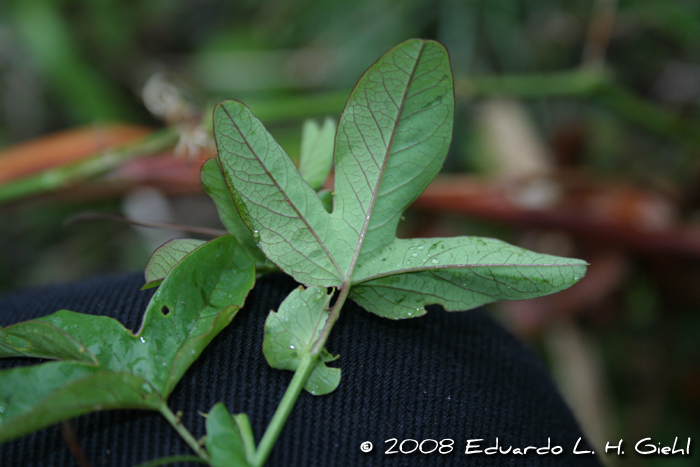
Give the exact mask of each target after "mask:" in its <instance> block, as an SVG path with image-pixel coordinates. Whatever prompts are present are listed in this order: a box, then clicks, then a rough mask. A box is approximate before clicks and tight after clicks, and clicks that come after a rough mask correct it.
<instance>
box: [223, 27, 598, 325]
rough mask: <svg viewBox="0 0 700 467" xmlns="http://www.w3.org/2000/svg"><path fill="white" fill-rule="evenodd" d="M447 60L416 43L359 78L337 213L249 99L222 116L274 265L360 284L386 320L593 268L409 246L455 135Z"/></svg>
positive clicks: (357, 295) (479, 246)
mask: <svg viewBox="0 0 700 467" xmlns="http://www.w3.org/2000/svg"><path fill="white" fill-rule="evenodd" d="M453 115H454V92H453V82H452V73H451V70H450V65H449V58H448V56H447V52H446V51H445V49H444V47H442V46H441V45H440V44H438V43H437V42H433V41H423V40H417V39H414V40H409V41H406V42H404V43H402V44H399V45H398V46H396V47H394V48H393V49H392V50H390V51H389V52H387V54H385V55H384V56H383V57H382V58H380V59H379V61H377V63H375V64H374V65H373V66H372V67H371V68H370V69H369V70H368V71H367V72H366V73H365V74H364V75H363V76H362V78H361V79H360V81H359V82H358V84H357V86H356V87H355V89H354V90H353V92H352V94H351V95H350V98H349V99H348V102H347V105H346V107H345V110H344V111H343V114H342V116H341V118H340V122H339V124H338V130H337V133H336V138H335V149H334V160H335V186H334V194H335V196H334V199H333V203H334V205H333V210H332V212H330V213H329V212H328V211H327V210H326V209H324V207H323V205H322V203H321V202H320V200H319V197H318V196H317V194H316V193H315V191H314V190H313V188H312V187H311V186H309V184H307V183H306V182H305V181H304V180H303V178H302V176H301V175H300V174H299V172H298V171H297V170H296V168H295V167H294V164H293V163H292V162H291V160H290V159H289V157H288V156H287V155H286V154H285V153H284V150H283V149H282V148H281V147H280V146H279V145H278V144H277V142H276V141H275V140H274V139H273V138H272V136H271V135H270V134H269V133H268V132H267V130H266V129H265V128H264V126H263V125H262V123H260V121H259V120H258V119H257V118H255V116H253V114H252V113H251V112H250V110H249V109H248V108H247V107H246V106H245V105H243V104H241V103H240V102H236V101H225V102H223V103H222V104H219V105H218V106H217V108H216V110H215V112H214V125H215V136H216V141H217V146H218V149H219V156H218V157H219V161H220V165H221V168H222V171H223V174H224V178H225V180H226V183H227V185H228V187H229V189H230V190H231V194H232V197H233V199H234V202H235V203H236V205H237V207H238V210H239V212H240V213H241V217H242V218H243V221H244V222H245V223H246V224H247V225H248V227H249V228H250V229H251V230H252V231H253V232H254V237H255V239H256V241H257V243H258V245H259V246H260V248H261V249H262V250H263V251H264V252H265V254H266V255H267V257H268V258H270V259H271V260H272V261H274V262H275V263H276V264H277V265H278V266H279V267H280V268H281V269H282V270H284V271H285V272H287V273H289V274H290V275H292V276H293V277H294V278H295V279H296V280H297V281H299V282H301V283H302V284H305V285H306V286H308V287H312V286H320V287H341V286H344V287H351V292H350V298H352V299H353V300H355V301H356V302H358V303H359V304H360V305H361V306H363V307H364V308H365V309H367V310H368V311H371V312H373V313H376V314H378V315H380V316H385V317H388V318H394V319H401V318H411V317H415V316H420V315H422V314H424V313H425V308H424V307H425V306H426V305H429V304H440V305H442V306H443V307H444V308H445V309H447V310H451V311H454V310H465V309H471V308H474V307H476V306H479V305H483V304H485V303H490V302H493V301H496V300H522V299H526V298H535V297H539V296H543V295H547V294H551V293H554V292H558V291H560V290H563V289H565V288H567V287H569V286H571V285H572V284H574V283H575V282H576V281H578V280H580V279H581V278H582V277H583V275H584V274H585V270H586V263H585V262H583V261H581V260H576V259H567V258H559V257H554V256H549V255H542V254H538V253H534V252H530V251H527V250H524V249H522V248H518V247H515V246H512V245H508V244H506V243H504V242H500V241H498V240H493V239H481V238H476V237H457V238H435V239H414V240H400V239H397V238H396V228H397V225H398V222H399V220H400V218H401V215H402V214H403V212H404V211H405V209H406V208H407V207H408V206H409V205H410V204H411V203H412V202H413V201H414V200H415V199H416V198H417V197H418V195H420V193H421V192H422V191H423V190H424V189H425V188H426V187H427V185H428V184H429V183H430V181H431V180H432V179H433V178H434V177H435V175H436V174H437V172H438V171H439V170H440V168H441V166H442V164H443V162H444V160H445V157H446V155H447V151H448V149H449V144H450V140H451V135H452V121H453Z"/></svg>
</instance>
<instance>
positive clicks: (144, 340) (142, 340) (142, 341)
mask: <svg viewBox="0 0 700 467" xmlns="http://www.w3.org/2000/svg"><path fill="white" fill-rule="evenodd" d="M141 343H142V344H145V343H146V339H144V338H143V336H141Z"/></svg>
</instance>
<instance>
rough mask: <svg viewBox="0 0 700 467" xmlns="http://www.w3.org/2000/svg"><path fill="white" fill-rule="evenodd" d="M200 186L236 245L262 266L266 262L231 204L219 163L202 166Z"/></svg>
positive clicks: (207, 162)
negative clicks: (236, 241) (212, 202)
mask: <svg viewBox="0 0 700 467" xmlns="http://www.w3.org/2000/svg"><path fill="white" fill-rule="evenodd" d="M201 178H202V186H203V187H204V191H206V192H207V194H208V195H209V197H210V198H211V199H212V200H213V201H214V204H215V205H216V209H217V211H218V212H219V219H221V223H222V224H224V227H226V230H227V231H228V232H229V233H230V234H231V235H233V236H234V237H236V240H238V243H240V244H241V246H242V247H243V249H245V251H246V252H248V254H249V255H250V257H251V258H253V259H254V260H255V262H256V264H258V265H261V264H264V263H265V262H266V261H267V260H266V258H265V255H264V254H263V253H262V251H260V248H258V246H257V245H256V244H255V239H254V238H253V234H252V233H251V232H250V229H248V226H246V225H245V223H244V222H243V219H241V215H240V214H239V213H238V209H237V208H236V203H234V202H233V198H232V197H231V192H229V189H228V186H227V185H226V180H224V175H223V174H222V173H221V167H219V161H218V160H217V159H216V158H215V159H209V160H208V161H206V162H205V163H204V165H202V173H201Z"/></svg>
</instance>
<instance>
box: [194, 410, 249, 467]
mask: <svg viewBox="0 0 700 467" xmlns="http://www.w3.org/2000/svg"><path fill="white" fill-rule="evenodd" d="M206 425H207V438H206V441H205V443H206V447H207V452H208V453H209V456H210V457H211V465H212V466H213V467H250V465H251V459H252V458H253V456H254V455H255V445H254V444H253V445H252V446H251V442H252V432H251V429H250V423H249V422H248V417H247V416H246V415H245V414H238V415H235V416H231V414H230V413H229V412H228V410H226V406H225V405H224V404H223V403H221V402H219V403H218V404H216V405H215V406H214V407H212V409H211V412H209V415H208V416H207V423H206Z"/></svg>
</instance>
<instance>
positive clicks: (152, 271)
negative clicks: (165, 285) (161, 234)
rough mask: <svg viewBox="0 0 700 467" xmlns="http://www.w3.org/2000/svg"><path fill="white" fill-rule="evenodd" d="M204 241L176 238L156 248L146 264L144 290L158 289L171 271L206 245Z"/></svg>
mask: <svg viewBox="0 0 700 467" xmlns="http://www.w3.org/2000/svg"><path fill="white" fill-rule="evenodd" d="M204 243H206V242H204V241H203V240H195V239H192V238H174V239H172V240H169V241H167V242H165V243H164V244H162V245H161V246H159V247H158V248H156V250H155V251H154V252H153V254H152V255H151V258H150V259H149V260H148V263H147V264H146V271H145V273H144V276H145V277H146V285H144V286H143V289H144V290H145V289H150V288H152V287H156V286H158V285H160V284H161V282H163V279H165V278H166V276H167V275H168V274H170V271H172V270H173V268H174V267H175V266H177V264H178V263H179V262H180V261H182V258H184V257H185V256H187V255H188V254H190V253H192V252H193V251H194V250H196V249H197V248H199V247H200V246H202V245H204Z"/></svg>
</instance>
